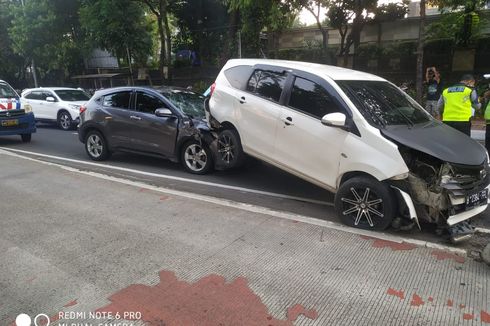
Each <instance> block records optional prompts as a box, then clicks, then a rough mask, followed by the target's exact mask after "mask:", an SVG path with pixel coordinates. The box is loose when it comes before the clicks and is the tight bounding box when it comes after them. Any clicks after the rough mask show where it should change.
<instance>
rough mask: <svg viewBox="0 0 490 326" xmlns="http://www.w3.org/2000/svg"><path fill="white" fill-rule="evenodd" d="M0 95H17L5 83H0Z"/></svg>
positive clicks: (8, 96) (5, 96)
mask: <svg viewBox="0 0 490 326" xmlns="http://www.w3.org/2000/svg"><path fill="white" fill-rule="evenodd" d="M0 97H2V98H11V97H17V94H15V91H14V90H13V89H12V88H11V87H10V86H9V85H7V84H0Z"/></svg>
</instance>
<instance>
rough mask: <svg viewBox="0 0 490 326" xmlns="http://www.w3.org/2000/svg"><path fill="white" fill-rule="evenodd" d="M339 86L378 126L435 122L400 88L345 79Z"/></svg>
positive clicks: (380, 83) (365, 115)
mask: <svg viewBox="0 0 490 326" xmlns="http://www.w3.org/2000/svg"><path fill="white" fill-rule="evenodd" d="M337 84H338V85H339V86H340V87H341V88H342V90H343V91H344V92H345V93H346V94H347V96H348V97H349V98H350V99H351V101H352V102H353V103H354V104H355V105H356V106H357V107H358V108H359V110H360V111H361V113H362V114H363V115H364V117H366V119H367V120H368V121H369V122H371V123H374V124H375V125H377V126H385V125H413V124H416V123H425V122H429V121H432V120H433V119H432V117H431V116H430V115H429V114H428V113H427V112H426V111H425V110H424V109H422V108H421V107H420V106H419V105H418V104H417V103H416V102H415V101H414V100H413V99H412V98H410V97H409V96H408V95H407V94H405V93H404V92H402V91H401V90H400V89H399V88H398V87H396V86H393V85H392V84H390V83H388V82H384V81H357V80H356V81H354V80H343V81H338V82H337Z"/></svg>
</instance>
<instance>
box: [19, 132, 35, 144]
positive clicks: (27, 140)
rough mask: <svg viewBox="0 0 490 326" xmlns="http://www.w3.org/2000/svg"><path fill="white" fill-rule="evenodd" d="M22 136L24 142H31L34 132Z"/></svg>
mask: <svg viewBox="0 0 490 326" xmlns="http://www.w3.org/2000/svg"><path fill="white" fill-rule="evenodd" d="M20 138H22V142H23V143H30V142H31V139H32V134H22V135H20Z"/></svg>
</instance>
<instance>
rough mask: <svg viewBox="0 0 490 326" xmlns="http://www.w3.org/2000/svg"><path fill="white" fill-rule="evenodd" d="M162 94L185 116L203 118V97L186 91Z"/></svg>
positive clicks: (171, 91) (172, 91)
mask: <svg viewBox="0 0 490 326" xmlns="http://www.w3.org/2000/svg"><path fill="white" fill-rule="evenodd" d="M162 94H163V95H164V96H165V97H166V98H167V99H169V100H170V102H172V104H173V105H175V106H176V107H178V108H179V109H180V110H182V112H184V113H185V114H186V115H188V116H190V117H193V118H204V117H205V116H206V112H205V111H204V99H205V98H204V96H202V95H199V94H197V93H194V92H191V91H187V90H178V89H175V90H170V91H164V92H162Z"/></svg>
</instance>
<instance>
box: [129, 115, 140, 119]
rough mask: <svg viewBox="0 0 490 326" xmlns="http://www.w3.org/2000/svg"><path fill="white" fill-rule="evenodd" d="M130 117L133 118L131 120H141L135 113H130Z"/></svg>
mask: <svg viewBox="0 0 490 326" xmlns="http://www.w3.org/2000/svg"><path fill="white" fill-rule="evenodd" d="M129 118H130V119H133V120H141V117H138V116H136V115H132V116H130V117H129Z"/></svg>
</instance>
